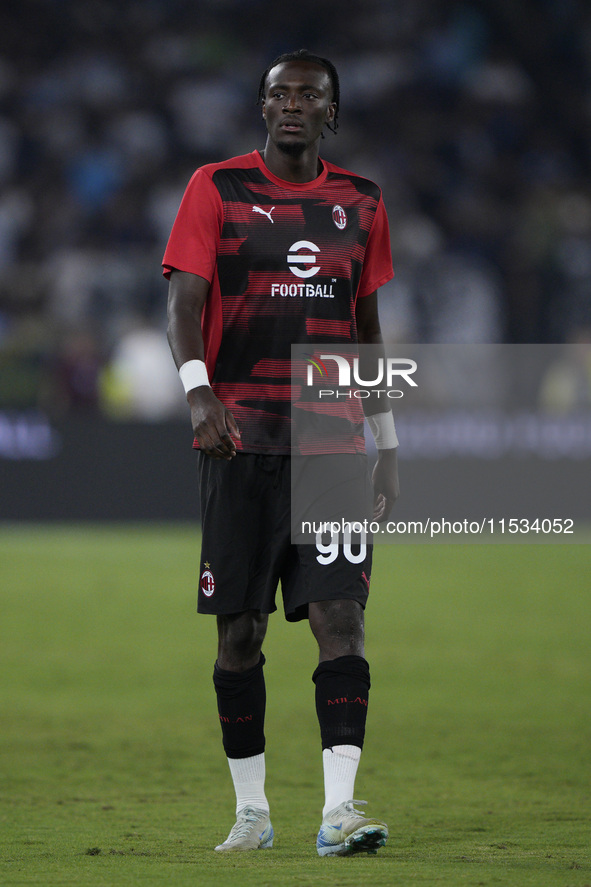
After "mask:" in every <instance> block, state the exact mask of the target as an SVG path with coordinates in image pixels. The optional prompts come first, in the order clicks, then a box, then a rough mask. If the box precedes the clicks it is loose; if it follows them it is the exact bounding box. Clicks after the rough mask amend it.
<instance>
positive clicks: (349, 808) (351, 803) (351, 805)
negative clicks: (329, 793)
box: [345, 801, 367, 816]
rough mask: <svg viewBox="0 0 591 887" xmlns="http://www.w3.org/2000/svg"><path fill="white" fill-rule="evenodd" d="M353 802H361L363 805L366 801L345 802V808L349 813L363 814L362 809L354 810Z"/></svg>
mask: <svg viewBox="0 0 591 887" xmlns="http://www.w3.org/2000/svg"><path fill="white" fill-rule="evenodd" d="M353 804H363V806H364V807H365V806H366V805H367V801H349V802H348V803H347V804H345V808H346V809H347V810H348V811H349V813H356V814H357V816H365V813H364V812H363V810H356V809H355V807H354V806H353Z"/></svg>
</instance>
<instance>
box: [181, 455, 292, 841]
mask: <svg viewBox="0 0 591 887" xmlns="http://www.w3.org/2000/svg"><path fill="white" fill-rule="evenodd" d="M280 462H281V460H280V457H260V456H257V455H254V454H250V453H246V454H245V453H239V454H237V455H236V456H235V457H234V459H232V460H231V461H230V462H225V461H223V460H211V459H208V458H207V457H203V456H201V459H200V487H201V503H202V504H201V508H202V524H203V542H202V552H201V584H200V591H199V611H200V612H204V613H212V614H215V615H216V617H217V625H218V657H217V661H216V664H215V668H214V675H213V681H214V686H215V691H216V696H217V702H218V711H219V718H220V725H221V729H222V740H223V745H224V749H225V752H226V756H227V758H228V765H229V768H230V772H231V775H232V780H233V783H234V789H235V792H236V812H237V821H236V825H235V826H234V827H233V828H232V831H231V832H230V835H229V836H228V838H227V839H226V841H224V843H223V844H220V845H219V846H218V847H217V848H216V849H217V850H250V849H259V848H265V847H270V846H272V840H273V832H272V828H271V824H270V822H269V805H268V802H267V798H266V796H265V790H264V783H265V758H264V748H265V734H264V719H265V680H264V674H263V666H264V662H265V659H264V656H263V654H262V649H261V648H262V644H263V640H264V637H265V633H266V630H267V622H268V615H267V614H268V613H270V612H272V611H273V610H274V609H275V589H276V587H277V581H278V575H279V567H278V566H277V561H278V560H279V561H280V560H281V558H282V556H283V554H282V548H281V546H278V545H277V544H275V539H274V536H273V532H274V525H273V505H274V501H275V499H276V496H277V493H276V476H277V472H278V471H279V470H280V468H281V464H280Z"/></svg>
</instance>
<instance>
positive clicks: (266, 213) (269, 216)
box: [252, 206, 275, 225]
mask: <svg viewBox="0 0 591 887" xmlns="http://www.w3.org/2000/svg"><path fill="white" fill-rule="evenodd" d="M274 209H275V207H274V206H272V207H271V209H270V210H269V212H265V210H264V209H263V208H262V207H260V206H253V208H252V211H253V213H260V214H261V215H263V216H267V218H268V219H269V221H270V222H271V224H272V225H273V224H274V223H273V219H272V218H271V213H272V212H273V210H274Z"/></svg>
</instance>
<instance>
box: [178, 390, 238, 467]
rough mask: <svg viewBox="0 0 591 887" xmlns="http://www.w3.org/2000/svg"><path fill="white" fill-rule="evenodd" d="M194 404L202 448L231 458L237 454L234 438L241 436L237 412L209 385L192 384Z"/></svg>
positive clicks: (191, 401) (193, 418)
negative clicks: (233, 411) (235, 416)
mask: <svg viewBox="0 0 591 887" xmlns="http://www.w3.org/2000/svg"><path fill="white" fill-rule="evenodd" d="M187 400H188V402H189V406H190V407H191V422H192V424H193V434H194V435H195V439H196V441H197V443H198V444H199V447H200V449H201V450H203V452H204V453H206V454H207V455H208V456H211V457H212V458H214V459H228V460H229V459H231V458H232V457H233V456H235V455H236V445H235V443H234V441H233V440H232V438H235V439H236V440H240V431H239V430H238V426H237V424H236V420H235V419H234V416H233V415H232V413H231V412H230V410H228V409H226V407H225V406H224V405H223V403H222V402H221V400H218V398H217V397H216V396H215V394H214V393H213V391H212V390H211V388H210V387H209V386H208V385H201V386H200V387H199V388H193V389H192V390H191V391H189V393H188V394H187Z"/></svg>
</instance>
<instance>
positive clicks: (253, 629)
mask: <svg viewBox="0 0 591 887" xmlns="http://www.w3.org/2000/svg"><path fill="white" fill-rule="evenodd" d="M267 622H268V616H267V615H266V614H263V613H259V612H257V611H254V610H249V611H246V612H244V613H237V614H232V615H224V616H218V617H217V623H218V659H217V662H216V664H215V668H214V673H213V682H214V686H215V690H216V696H217V703H218V713H219V718H220V725H221V728H222V741H223V745H224V750H225V752H226V756H227V759H228V765H229V768H230V773H231V776H232V782H233V784H234V791H235V793H236V824H235V826H234V827H233V829H232V831H231V832H230V834H229V835H228V837H227V839H226V841H224V843H223V844H220V845H218V846H217V847H216V850H255V849H265V848H268V847H271V846H272V844H273V829H272V826H271V823H270V821H269V803H268V801H267V797H266V795H265V754H264V751H265V732H264V725H265V702H266V693H265V679H264V674H263V665H264V663H265V657H264V656H263V654H262V652H261V647H262V644H263V640H264V638H265V633H266V630H267Z"/></svg>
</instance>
